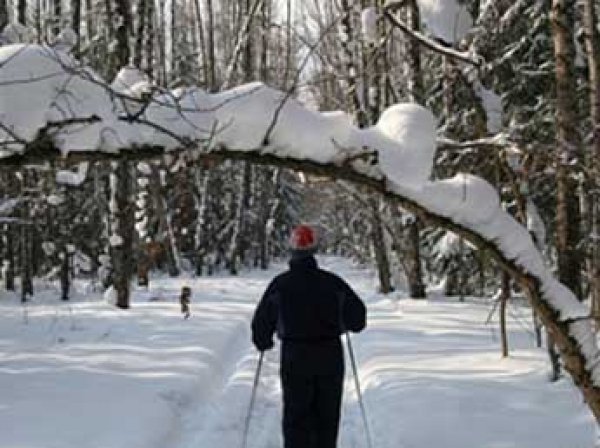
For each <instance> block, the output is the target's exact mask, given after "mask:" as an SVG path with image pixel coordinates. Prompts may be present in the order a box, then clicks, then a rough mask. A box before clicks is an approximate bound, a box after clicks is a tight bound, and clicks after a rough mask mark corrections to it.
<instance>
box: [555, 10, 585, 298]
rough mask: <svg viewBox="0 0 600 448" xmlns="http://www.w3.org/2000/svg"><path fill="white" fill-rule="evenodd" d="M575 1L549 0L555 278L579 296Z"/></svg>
mask: <svg viewBox="0 0 600 448" xmlns="http://www.w3.org/2000/svg"><path fill="white" fill-rule="evenodd" d="M575 4H576V1H575V0H553V1H552V12H551V21H552V35H553V41H554V57H555V62H556V95H557V97H556V129H557V131H556V133H557V135H556V138H557V148H556V153H555V162H556V183H557V197H556V250H557V255H558V278H559V279H560V281H561V282H562V283H564V284H565V285H567V287H569V288H570V289H571V290H572V291H573V292H574V293H575V295H576V296H577V297H579V299H580V300H581V299H582V289H581V253H580V251H579V249H578V245H579V242H580V233H579V225H580V210H579V201H578V200H576V199H575V198H577V181H576V180H575V179H574V177H575V176H574V174H576V173H575V171H574V167H573V165H574V164H581V162H582V160H581V140H580V136H579V134H578V131H577V126H576V116H575V112H576V111H577V110H578V104H577V91H576V89H575V86H576V85H577V82H576V78H575V67H574V55H575V48H574V44H573V41H574V30H575V28H574V26H575V25H574V14H575Z"/></svg>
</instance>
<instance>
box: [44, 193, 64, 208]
mask: <svg viewBox="0 0 600 448" xmlns="http://www.w3.org/2000/svg"><path fill="white" fill-rule="evenodd" d="M46 201H48V204H50V205H53V206H55V207H56V206H58V205H60V204H62V203H63V202H64V201H65V199H64V198H63V197H62V196H60V195H58V194H51V195H49V196H48V197H46Z"/></svg>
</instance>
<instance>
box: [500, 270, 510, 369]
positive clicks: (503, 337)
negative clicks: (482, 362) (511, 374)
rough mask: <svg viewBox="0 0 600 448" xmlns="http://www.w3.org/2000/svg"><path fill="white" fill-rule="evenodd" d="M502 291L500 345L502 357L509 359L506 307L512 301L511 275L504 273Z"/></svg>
mask: <svg viewBox="0 0 600 448" xmlns="http://www.w3.org/2000/svg"><path fill="white" fill-rule="evenodd" d="M500 288H501V290H500V297H499V300H500V343H501V347H502V357H503V358H506V357H508V332H507V330H506V305H507V304H508V300H509V299H510V275H509V274H508V272H506V271H502V283H501V287H500Z"/></svg>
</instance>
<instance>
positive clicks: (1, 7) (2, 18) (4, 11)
mask: <svg viewBox="0 0 600 448" xmlns="http://www.w3.org/2000/svg"><path fill="white" fill-rule="evenodd" d="M7 24H8V5H7V3H6V0H0V31H2V30H3V29H4V27H5V26H6V25H7Z"/></svg>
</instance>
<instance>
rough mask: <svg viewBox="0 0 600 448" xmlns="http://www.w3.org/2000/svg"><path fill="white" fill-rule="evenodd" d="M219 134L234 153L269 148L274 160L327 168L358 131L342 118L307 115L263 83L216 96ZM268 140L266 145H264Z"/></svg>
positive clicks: (337, 115)
mask: <svg viewBox="0 0 600 448" xmlns="http://www.w3.org/2000/svg"><path fill="white" fill-rule="evenodd" d="M213 101H214V103H213V105H214V108H215V111H214V128H215V129H217V138H218V140H219V141H220V142H221V143H222V144H224V145H226V146H227V147H229V148H231V149H236V150H242V151H243V150H252V149H257V148H260V147H262V146H264V144H265V143H266V144H267V145H268V146H270V147H271V148H272V151H271V152H273V153H275V154H280V155H281V154H283V155H285V154H288V153H289V152H290V151H293V152H294V154H295V155H296V156H299V158H303V159H310V160H313V161H316V162H321V163H327V162H331V161H332V160H334V159H335V158H336V157H337V156H339V152H340V149H341V150H342V151H343V150H344V149H348V150H350V147H351V146H352V143H353V142H352V135H353V134H354V133H356V132H357V129H356V128H355V127H354V126H352V122H351V119H350V117H349V116H348V115H347V114H345V113H343V112H336V113H329V114H321V113H319V112H315V111H311V110H308V109H306V108H305V107H304V106H303V105H302V104H301V103H300V102H299V101H297V100H296V99H294V98H291V97H289V95H286V94H285V93H284V92H280V91H278V90H275V89H272V88H270V87H267V86H265V85H263V84H262V83H250V84H244V85H242V86H239V87H235V88H233V89H231V90H228V91H226V92H223V93H220V94H217V95H214V97H213ZM265 140H266V141H265Z"/></svg>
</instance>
